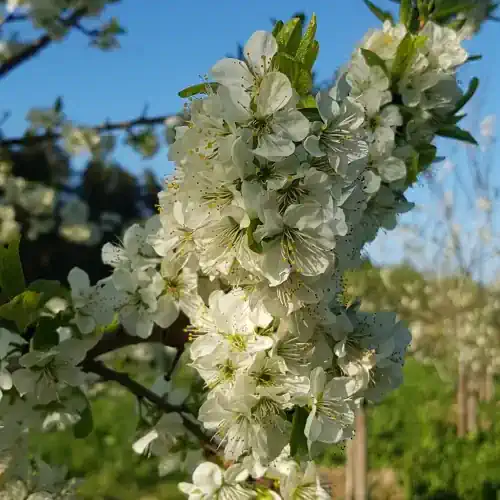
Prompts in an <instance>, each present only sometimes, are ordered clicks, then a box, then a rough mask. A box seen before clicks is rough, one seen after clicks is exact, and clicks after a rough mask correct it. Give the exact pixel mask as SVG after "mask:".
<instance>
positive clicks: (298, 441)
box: [290, 406, 309, 457]
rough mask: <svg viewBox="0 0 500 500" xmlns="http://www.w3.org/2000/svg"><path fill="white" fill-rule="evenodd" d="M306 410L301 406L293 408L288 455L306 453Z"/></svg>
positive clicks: (294, 455)
mask: <svg viewBox="0 0 500 500" xmlns="http://www.w3.org/2000/svg"><path fill="white" fill-rule="evenodd" d="M308 416H309V414H308V412H307V410H306V409H305V408H302V407H300V406H299V407H297V408H295V412H294V414H293V420H292V435H291V437H290V455H291V456H292V457H296V456H298V455H302V454H305V453H307V439H306V436H305V434H304V429H305V427H306V422H307V417H308Z"/></svg>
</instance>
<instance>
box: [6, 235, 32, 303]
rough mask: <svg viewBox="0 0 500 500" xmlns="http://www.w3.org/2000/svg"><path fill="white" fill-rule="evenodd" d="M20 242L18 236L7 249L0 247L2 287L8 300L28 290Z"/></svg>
mask: <svg viewBox="0 0 500 500" xmlns="http://www.w3.org/2000/svg"><path fill="white" fill-rule="evenodd" d="M19 242H20V236H16V237H15V238H13V239H12V240H11V241H10V242H9V243H8V244H7V247H4V246H2V245H0V286H1V287H2V291H3V292H4V293H5V294H6V295H7V296H8V298H12V297H15V296H16V295H19V294H20V293H21V292H23V291H24V289H25V288H26V284H25V281H24V273H23V266H22V264H21V257H20V255H19Z"/></svg>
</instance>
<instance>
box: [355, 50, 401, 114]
mask: <svg viewBox="0 0 500 500" xmlns="http://www.w3.org/2000/svg"><path fill="white" fill-rule="evenodd" d="M346 81H347V83H348V84H349V85H350V86H351V91H350V95H351V96H352V97H354V98H355V99H356V100H357V101H358V102H360V103H361V104H363V106H364V107H365V108H366V109H367V111H368V113H369V114H370V115H372V114H374V113H376V112H377V111H378V110H379V109H380V108H381V107H382V105H384V104H386V103H388V102H390V101H391V100H392V96H391V93H390V91H389V85H390V82H389V78H388V76H387V75H386V74H385V72H384V70H383V69H382V68H381V67H380V66H368V64H367V63H366V61H365V58H364V57H363V56H362V55H361V54H360V53H356V56H355V57H354V58H353V59H352V60H351V63H350V65H349V69H348V71H347V74H346Z"/></svg>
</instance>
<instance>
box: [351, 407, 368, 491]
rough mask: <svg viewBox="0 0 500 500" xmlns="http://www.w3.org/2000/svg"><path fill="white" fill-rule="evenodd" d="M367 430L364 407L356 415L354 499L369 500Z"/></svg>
mask: <svg viewBox="0 0 500 500" xmlns="http://www.w3.org/2000/svg"><path fill="white" fill-rule="evenodd" d="M367 437H368V436H367V428H366V410H365V408H364V406H363V405H362V406H361V407H360V408H359V410H358V414H357V415H356V438H355V442H356V462H355V466H354V470H355V482H354V498H355V500H367V498H368V439H367Z"/></svg>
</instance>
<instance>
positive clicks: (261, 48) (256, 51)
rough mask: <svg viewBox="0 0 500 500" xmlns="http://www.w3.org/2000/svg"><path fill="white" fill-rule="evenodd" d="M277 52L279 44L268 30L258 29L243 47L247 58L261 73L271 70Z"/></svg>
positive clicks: (254, 69)
mask: <svg viewBox="0 0 500 500" xmlns="http://www.w3.org/2000/svg"><path fill="white" fill-rule="evenodd" d="M276 52H278V44H277V42H276V40H275V38H274V36H273V34H272V33H269V32H267V31H256V32H255V33H254V34H253V35H252V36H251V37H250V39H249V40H248V42H247V43H246V44H245V47H244V49H243V55H244V56H245V59H246V60H247V61H248V63H249V65H250V66H251V67H252V69H253V71H254V72H255V73H257V74H259V75H263V74H264V73H265V72H266V71H269V69H270V67H271V61H272V58H273V57H274V55H275V54H276Z"/></svg>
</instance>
